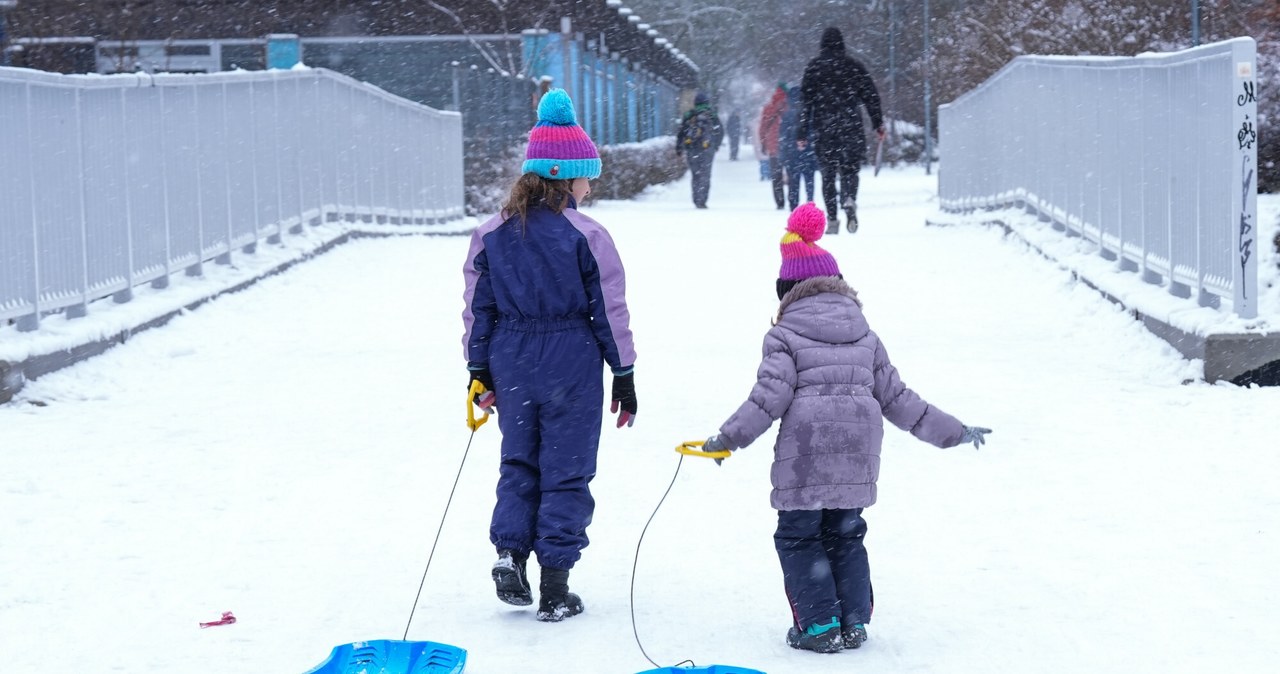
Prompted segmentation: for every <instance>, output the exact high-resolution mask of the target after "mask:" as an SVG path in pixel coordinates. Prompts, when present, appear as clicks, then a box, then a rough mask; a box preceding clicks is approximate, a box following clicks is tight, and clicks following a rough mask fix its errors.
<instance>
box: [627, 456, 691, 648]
mask: <svg viewBox="0 0 1280 674" xmlns="http://www.w3.org/2000/svg"><path fill="white" fill-rule="evenodd" d="M682 465H684V455H681V456H680V462H679V463H677V464H676V474H675V475H672V476H671V484H669V485H667V490H666V491H665V492H663V493H662V498H661V499H658V505H657V506H656V507H655V508H654V509H653V514H651V515H649V521H648V522H645V523H644V529H643V530H642V531H641V532H640V540H639V541H637V542H636V556H635V560H634V561H633V562H632V563H631V633H632V634H633V635H635V638H636V645H637V646H639V647H640V653H641V654H642V655H644V659H645V660H648V661H649V664H651V665H653V666H654V667H662V665H659V664H658V663H656V662H654V661H653V658H651V657H649V653H648V652H647V651H645V650H644V644H642V643H640V632H639V630H637V629H636V567H637V566H639V564H640V545H641V544H643V543H644V535H645V534H646V533H647V532H648V531H649V525H650V524H653V518H654V517H656V516H657V515H658V509H659V508H661V507H662V504H663V502H665V501H666V500H667V495H668V494H670V493H671V488H672V487H674V486H675V484H676V478H677V477H680V466H682ZM684 664H688V665H689V666H691V667H692V666H693V665H694V662H693V660H683V661H681V662H677V663H676V664H675V666H676V667H679V666H681V665H684Z"/></svg>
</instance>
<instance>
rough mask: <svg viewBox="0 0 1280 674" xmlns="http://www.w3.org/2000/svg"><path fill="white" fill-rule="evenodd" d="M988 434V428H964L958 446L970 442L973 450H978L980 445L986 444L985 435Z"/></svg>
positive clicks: (989, 430)
mask: <svg viewBox="0 0 1280 674" xmlns="http://www.w3.org/2000/svg"><path fill="white" fill-rule="evenodd" d="M990 432H991V429H990V428H983V427H981V426H965V427H964V435H963V436H961V437H960V443H959V444H962V445H963V444H965V443H966V442H972V443H973V448H974V449H979V448H980V447H981V445H984V444H986V442H987V438H986V435H987V433H990Z"/></svg>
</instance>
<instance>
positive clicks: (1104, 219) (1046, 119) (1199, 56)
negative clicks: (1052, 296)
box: [938, 38, 1258, 318]
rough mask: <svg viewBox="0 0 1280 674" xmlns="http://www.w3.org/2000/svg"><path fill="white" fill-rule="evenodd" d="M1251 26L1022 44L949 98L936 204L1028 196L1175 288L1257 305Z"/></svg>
mask: <svg viewBox="0 0 1280 674" xmlns="http://www.w3.org/2000/svg"><path fill="white" fill-rule="evenodd" d="M1255 52H1256V48H1255V44H1254V41H1253V39H1252V38H1237V39H1234V40H1228V41H1226V42H1219V43H1216V44H1211V45H1206V46H1203V47H1197V48H1195V49H1188V50H1185V51H1180V52H1175V53H1170V54H1143V55H1140V56H1136V57H1091V56H1080V57H1075V56H1072V57H1059V56H1022V57H1018V58H1016V59H1014V60H1013V61H1011V62H1010V63H1009V64H1008V65H1006V66H1005V67H1004V68H1003V69H1001V70H1000V71H999V72H998V73H996V74H995V75H993V76H992V77H991V78H990V79H989V80H987V81H986V82H984V83H983V84H982V85H981V86H979V87H978V88H976V89H974V90H973V91H970V92H968V93H966V94H965V95H964V96H962V97H960V98H959V99H957V100H956V101H955V102H953V103H950V104H947V105H944V106H942V108H941V109H940V114H939V135H940V141H941V146H942V148H943V152H942V163H941V169H940V173H939V179H938V186H939V195H940V200H941V205H942V208H943V209H945V210H969V209H974V208H995V207H1002V206H1014V205H1017V206H1021V207H1025V208H1027V209H1029V210H1033V211H1035V212H1037V213H1039V215H1040V216H1041V218H1042V219H1045V220H1049V221H1052V222H1053V223H1054V226H1055V227H1057V228H1059V229H1061V230H1063V231H1065V233H1066V234H1067V235H1071V236H1076V235H1078V236H1083V237H1085V238H1087V239H1088V240H1090V241H1092V242H1094V243H1096V244H1097V245H1098V249H1099V253H1100V254H1101V255H1103V256H1104V257H1107V258H1108V259H1115V260H1118V264H1119V265H1120V266H1121V268H1123V269H1127V270H1131V271H1136V272H1140V273H1141V274H1142V276H1143V278H1144V279H1145V280H1147V281H1149V282H1151V283H1157V284H1163V285H1165V286H1166V287H1167V289H1168V291H1169V292H1170V293H1172V294H1174V295H1177V296H1180V297H1190V296H1191V293H1192V291H1193V290H1195V291H1196V292H1197V295H1198V299H1199V302H1200V303H1201V304H1203V305H1206V306H1217V305H1218V304H1219V303H1220V302H1219V299H1218V298H1220V297H1221V298H1226V299H1227V300H1229V301H1230V302H1231V309H1232V310H1233V311H1234V312H1235V313H1236V314H1238V315H1239V316H1241V317H1244V318H1252V317H1254V316H1256V315H1257V311H1258V304H1257V299H1258V270H1257V255H1256V248H1257V172H1256V169H1257V135H1256V120H1257V100H1256V91H1255V86H1256V75H1255V73H1256V70H1257V68H1256V56H1255Z"/></svg>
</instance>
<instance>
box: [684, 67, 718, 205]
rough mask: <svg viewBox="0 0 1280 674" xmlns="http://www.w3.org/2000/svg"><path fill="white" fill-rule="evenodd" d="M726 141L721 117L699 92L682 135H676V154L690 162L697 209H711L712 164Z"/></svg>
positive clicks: (708, 99)
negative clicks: (708, 200) (721, 144)
mask: <svg viewBox="0 0 1280 674" xmlns="http://www.w3.org/2000/svg"><path fill="white" fill-rule="evenodd" d="M722 140H724V127H723V126H722V125H721V124H720V116H719V115H717V114H716V110H715V108H714V107H712V106H711V98H710V97H708V96H707V94H706V93H705V92H702V91H699V92H698V93H697V95H696V96H694V98H693V109H691V110H689V111H688V112H686V113H685V114H684V120H683V121H682V122H681V123H680V132H679V133H678V134H677V135H676V154H678V155H684V157H685V159H686V160H687V161H688V162H689V173H690V174H691V175H692V183H693V205H694V206H697V207H698V208H706V207H707V196H708V195H709V194H710V193H711V162H712V161H714V160H715V157H716V150H719V149H720V142H721V141H722Z"/></svg>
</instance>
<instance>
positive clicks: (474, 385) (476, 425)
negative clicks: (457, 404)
mask: <svg viewBox="0 0 1280 674" xmlns="http://www.w3.org/2000/svg"><path fill="white" fill-rule="evenodd" d="M486 391H488V389H486V388H485V387H484V384H481V383H480V382H479V380H477V381H473V382H471V390H469V391H467V428H470V429H471V432H472V433H475V432H476V431H478V430H480V427H481V426H483V425H484V422H486V421H488V420H489V413H488V412H487V411H485V410H483V409H482V410H481V412H484V416H482V417H480V418H479V419H477V418H476V406H475V403H474V401H475V399H476V396H478V395H481V394H483V393H485V392H486Z"/></svg>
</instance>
